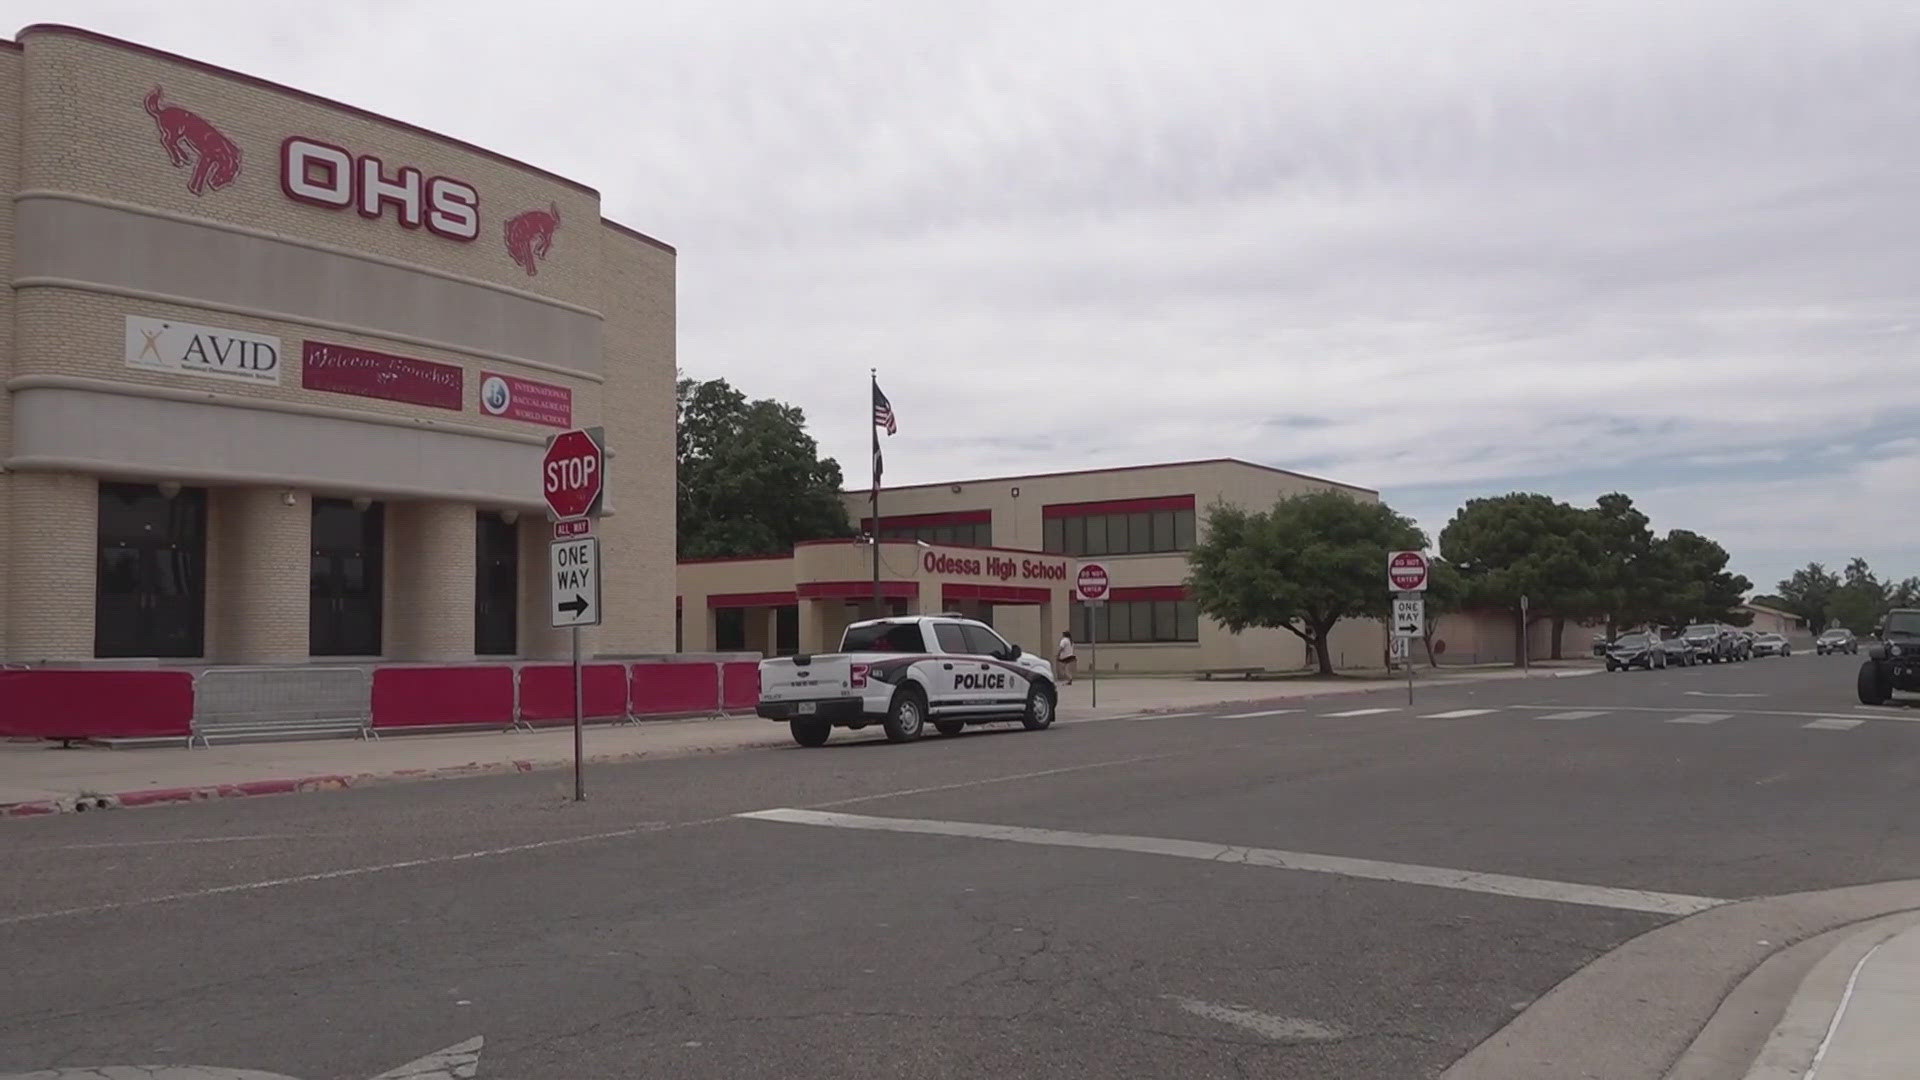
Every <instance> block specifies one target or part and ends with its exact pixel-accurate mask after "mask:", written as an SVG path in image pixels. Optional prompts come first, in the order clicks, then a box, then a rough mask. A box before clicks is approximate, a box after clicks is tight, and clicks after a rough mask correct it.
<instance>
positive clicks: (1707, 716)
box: [1667, 712, 1733, 724]
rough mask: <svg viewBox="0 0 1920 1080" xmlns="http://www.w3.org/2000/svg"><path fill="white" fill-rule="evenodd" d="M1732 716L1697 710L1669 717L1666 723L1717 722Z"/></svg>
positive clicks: (1730, 714)
mask: <svg viewBox="0 0 1920 1080" xmlns="http://www.w3.org/2000/svg"><path fill="white" fill-rule="evenodd" d="M1732 716H1733V714H1732V713H1723V712H1697V713H1688V714H1687V715H1685V716H1676V717H1673V718H1672V719H1669V720H1668V721H1667V723H1669V724H1717V723H1719V722H1720V721H1722V720H1727V719H1731V718H1732Z"/></svg>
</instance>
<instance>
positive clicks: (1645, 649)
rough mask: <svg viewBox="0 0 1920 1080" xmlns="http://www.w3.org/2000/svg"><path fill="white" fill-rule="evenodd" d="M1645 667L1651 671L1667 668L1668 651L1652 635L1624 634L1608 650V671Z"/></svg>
mask: <svg viewBox="0 0 1920 1080" xmlns="http://www.w3.org/2000/svg"><path fill="white" fill-rule="evenodd" d="M1632 667H1643V668H1646V669H1647V670H1649V671H1652V670H1653V669H1654V668H1659V669H1660V670H1662V671H1665V670H1666V668H1667V650H1666V649H1665V648H1663V647H1662V646H1661V644H1660V639H1659V638H1657V637H1655V636H1654V635H1652V634H1622V635H1621V636H1620V638H1619V640H1617V641H1615V642H1614V643H1613V647H1612V648H1610V649H1608V650H1607V670H1608V671H1619V670H1621V669H1622V668H1632Z"/></svg>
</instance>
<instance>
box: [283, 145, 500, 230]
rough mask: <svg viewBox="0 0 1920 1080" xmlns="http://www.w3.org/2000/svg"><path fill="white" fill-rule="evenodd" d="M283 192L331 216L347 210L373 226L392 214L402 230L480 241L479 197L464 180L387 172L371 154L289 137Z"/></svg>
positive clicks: (403, 169) (404, 169)
mask: <svg viewBox="0 0 1920 1080" xmlns="http://www.w3.org/2000/svg"><path fill="white" fill-rule="evenodd" d="M280 190H282V191H284V192H286V195H287V198H289V199H292V200H294V201H295V202H303V203H306V204H307V205H309V206H319V207H324V208H326V209H328V210H345V209H347V208H349V207H351V208H353V209H354V210H355V211H357V212H358V213H359V214H360V216H361V217H363V218H367V219H369V220H374V219H378V218H383V217H386V216H387V214H388V213H389V212H391V213H392V214H393V216H394V219H395V220H397V221H398V222H399V223H400V227H401V228H403V229H418V228H420V227H422V226H425V227H426V230H427V231H428V232H430V233H432V234H434V235H435V236H444V237H446V238H447V239H449V240H458V241H460V242H461V243H467V242H469V241H473V240H477V239H479V238H480V192H479V191H478V190H476V189H475V188H474V186H473V185H472V184H469V183H467V182H466V181H464V180H455V179H453V178H452V177H448V176H425V175H423V174H422V173H421V172H420V170H419V169H416V168H414V167H413V166H411V165H400V166H397V167H394V168H392V169H389V167H388V166H387V164H386V162H384V161H382V160H380V159H379V158H378V157H376V156H374V155H372V154H359V155H355V154H352V153H349V152H348V151H347V150H346V149H344V148H342V147H338V146H335V145H333V144H332V143H325V142H321V141H320V140H318V139H311V138H308V137H306V136H304V135H290V136H288V137H287V138H286V139H284V140H282V141H281V143H280Z"/></svg>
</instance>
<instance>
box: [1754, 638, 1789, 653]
mask: <svg viewBox="0 0 1920 1080" xmlns="http://www.w3.org/2000/svg"><path fill="white" fill-rule="evenodd" d="M1753 655H1755V656H1792V655H1793V646H1791V645H1789V644H1787V639H1786V638H1784V637H1781V636H1780V635H1779V634H1759V635H1756V636H1755V637H1754V639H1753Z"/></svg>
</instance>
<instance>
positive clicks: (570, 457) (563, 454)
mask: <svg viewBox="0 0 1920 1080" xmlns="http://www.w3.org/2000/svg"><path fill="white" fill-rule="evenodd" d="M606 465H607V455H606V450H605V449H604V448H603V447H602V445H601V441H600V429H599V428H580V429H576V430H574V431H568V432H564V433H562V434H559V435H556V436H554V437H553V441H552V442H551V443H548V444H547V454H546V457H544V458H543V459H541V462H540V487H541V491H542V493H543V494H544V495H545V496H546V499H547V509H549V510H551V511H553V516H554V517H556V518H559V519H561V520H562V521H564V520H566V519H568V518H581V517H588V516H590V515H592V514H595V513H597V512H598V511H599V509H600V493H601V491H602V490H604V488H605V486H606V472H607V468H606Z"/></svg>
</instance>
